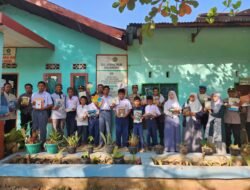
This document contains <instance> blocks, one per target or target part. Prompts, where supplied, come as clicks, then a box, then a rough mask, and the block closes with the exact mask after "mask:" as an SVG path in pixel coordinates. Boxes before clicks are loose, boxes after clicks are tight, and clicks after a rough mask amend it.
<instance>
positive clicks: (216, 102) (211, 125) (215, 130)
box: [205, 93, 224, 144]
mask: <svg viewBox="0 0 250 190" xmlns="http://www.w3.org/2000/svg"><path fill="white" fill-rule="evenodd" d="M223 111H224V108H223V101H222V100H221V95H220V94H219V93H214V94H213V96H212V102H211V110H208V112H209V118H208V123H207V126H206V131H205V138H206V139H209V141H211V142H212V143H215V144H216V143H221V142H222V118H223Z"/></svg>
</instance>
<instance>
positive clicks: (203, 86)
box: [199, 85, 207, 90]
mask: <svg viewBox="0 0 250 190" xmlns="http://www.w3.org/2000/svg"><path fill="white" fill-rule="evenodd" d="M199 89H205V90H207V87H206V86H205V85H200V86H199Z"/></svg>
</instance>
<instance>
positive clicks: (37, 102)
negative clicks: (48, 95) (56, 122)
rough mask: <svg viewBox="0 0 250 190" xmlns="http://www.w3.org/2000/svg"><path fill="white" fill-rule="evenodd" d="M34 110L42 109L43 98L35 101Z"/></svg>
mask: <svg viewBox="0 0 250 190" xmlns="http://www.w3.org/2000/svg"><path fill="white" fill-rule="evenodd" d="M35 103H36V104H35V108H36V109H42V108H43V107H44V99H43V98H36V99H35Z"/></svg>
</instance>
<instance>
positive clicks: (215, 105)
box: [211, 92, 223, 113]
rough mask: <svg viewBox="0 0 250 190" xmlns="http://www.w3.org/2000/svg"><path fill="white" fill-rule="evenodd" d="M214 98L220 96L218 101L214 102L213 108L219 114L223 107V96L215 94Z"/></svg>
mask: <svg viewBox="0 0 250 190" xmlns="http://www.w3.org/2000/svg"><path fill="white" fill-rule="evenodd" d="M213 96H218V100H217V101H216V102H214V101H213V100H212V103H211V108H212V110H213V112H214V113H218V112H219V111H220V108H221V106H222V105H223V101H222V99H221V94H220V93H217V92H216V93H214V94H213Z"/></svg>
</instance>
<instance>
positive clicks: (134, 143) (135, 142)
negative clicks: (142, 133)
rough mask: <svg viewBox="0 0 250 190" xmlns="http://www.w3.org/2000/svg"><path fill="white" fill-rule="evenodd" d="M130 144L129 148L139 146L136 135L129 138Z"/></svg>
mask: <svg viewBox="0 0 250 190" xmlns="http://www.w3.org/2000/svg"><path fill="white" fill-rule="evenodd" d="M128 143H129V146H132V147H135V146H137V145H138V143H139V138H138V137H137V136H136V135H134V134H132V135H131V136H130V137H129V141H128Z"/></svg>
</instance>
